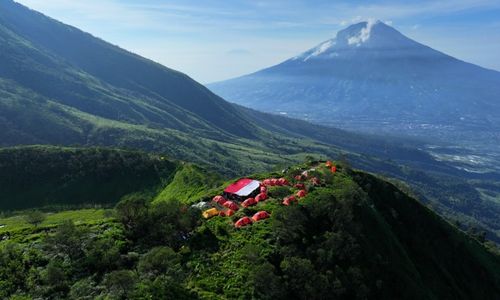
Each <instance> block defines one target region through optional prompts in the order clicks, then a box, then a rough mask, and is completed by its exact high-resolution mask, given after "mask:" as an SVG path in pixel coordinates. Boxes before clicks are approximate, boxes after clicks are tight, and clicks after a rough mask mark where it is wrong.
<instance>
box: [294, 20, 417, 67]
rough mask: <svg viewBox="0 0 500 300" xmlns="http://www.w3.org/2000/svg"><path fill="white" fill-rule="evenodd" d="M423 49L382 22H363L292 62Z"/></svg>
mask: <svg viewBox="0 0 500 300" xmlns="http://www.w3.org/2000/svg"><path fill="white" fill-rule="evenodd" d="M419 46H420V47H421V46H422V45H420V44H418V43H416V42H414V41H412V40H411V39H409V38H407V37H405V36H404V35H402V34H401V33H400V32H398V31H397V30H395V29H394V28H392V27H390V26H388V25H386V24H385V23H383V22H381V21H367V22H361V23H357V24H354V25H351V26H349V27H347V28H346V29H344V30H341V31H339V32H338V34H337V36H336V37H335V38H333V39H330V40H328V41H325V42H323V43H321V44H319V45H318V46H316V47H314V48H312V49H310V50H308V51H306V52H304V53H302V54H300V55H298V56H296V57H294V58H293V59H292V60H303V61H307V60H310V59H330V58H335V57H339V56H340V55H341V54H343V53H345V52H346V51H347V52H348V51H351V50H353V49H357V50H359V49H370V50H374V49H377V50H385V51H387V50H390V49H398V50H400V49H402V48H414V47H419Z"/></svg>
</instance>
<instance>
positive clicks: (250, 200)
mask: <svg viewBox="0 0 500 300" xmlns="http://www.w3.org/2000/svg"><path fill="white" fill-rule="evenodd" d="M255 204H257V201H256V200H255V199H254V198H248V199H247V200H245V201H243V202H242V203H241V206H243V207H249V206H252V205H255Z"/></svg>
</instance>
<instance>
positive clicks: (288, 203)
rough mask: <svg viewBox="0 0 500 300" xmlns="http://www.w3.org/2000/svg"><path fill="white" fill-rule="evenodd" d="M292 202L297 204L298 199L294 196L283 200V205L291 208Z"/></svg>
mask: <svg viewBox="0 0 500 300" xmlns="http://www.w3.org/2000/svg"><path fill="white" fill-rule="evenodd" d="M292 202H297V199H296V198H295V196H293V195H292V196H289V197H286V198H284V199H283V205H286V206H289V205H290V204H292Z"/></svg>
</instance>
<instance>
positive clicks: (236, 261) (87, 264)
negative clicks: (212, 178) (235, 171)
mask: <svg viewBox="0 0 500 300" xmlns="http://www.w3.org/2000/svg"><path fill="white" fill-rule="evenodd" d="M310 168H314V169H315V170H314V171H309V178H311V177H313V176H314V177H317V178H318V179H319V180H320V181H321V182H320V183H321V185H319V186H313V185H312V184H310V183H309V180H305V181H303V182H304V183H305V184H306V186H307V189H308V194H307V196H306V197H304V198H301V199H300V200H299V201H298V203H297V204H292V205H291V206H283V205H281V201H282V198H283V197H284V196H287V195H290V194H292V193H296V192H297V189H296V188H292V187H271V188H269V192H268V194H269V199H267V200H266V201H263V202H260V203H258V204H257V205H256V206H253V207H249V208H246V209H240V210H239V211H237V212H236V214H235V215H234V216H233V217H220V216H216V217H213V218H211V219H209V220H204V219H201V215H200V213H201V212H200V211H199V210H196V209H194V208H189V207H188V206H185V205H183V204H181V203H179V202H177V201H175V200H167V201H159V202H156V203H153V204H151V203H149V202H148V201H146V200H145V199H142V198H141V197H136V198H133V197H132V198H128V199H127V200H124V201H122V202H121V203H119V204H118V206H117V207H116V219H115V220H112V219H107V220H105V219H103V221H102V222H101V223H99V222H96V221H95V220H92V222H90V221H89V222H88V223H86V222H85V221H82V223H80V224H81V225H79V226H75V225H74V224H72V223H63V224H61V225H59V227H58V228H55V229H54V228H53V225H51V226H52V227H41V228H32V231H31V232H30V231H29V230H28V229H26V228H24V229H23V230H22V231H16V230H15V229H13V230H11V231H9V232H8V239H7V240H4V241H0V266H5V267H3V268H0V278H1V279H2V280H1V281H0V282H1V283H2V289H0V296H1V297H5V298H8V297H10V296H12V295H14V294H15V295H16V296H25V297H29V298H31V297H34V298H45V297H48V298H70V299H81V298H82V297H91V298H94V299H107V298H112V299H115V298H129V299H144V298H153V299H165V298H174V299H331V298H335V299H401V298H405V299H498V296H499V295H500V257H499V256H498V255H495V254H493V253H491V252H489V251H488V250H486V249H485V248H484V246H483V245H481V244H480V243H479V242H478V241H477V240H475V239H473V238H471V237H470V236H468V235H466V234H465V233H464V232H461V231H459V230H458V229H457V228H455V227H453V226H452V225H450V224H449V223H447V222H445V221H444V220H443V219H441V218H440V217H438V216H437V215H436V214H434V213H433V212H432V211H430V210H429V209H427V208H425V207H424V206H422V205H421V204H419V203H418V202H417V201H416V200H415V199H412V198H411V197H409V196H408V195H406V194H405V193H404V192H402V191H401V190H399V189H398V188H396V187H395V186H394V185H392V184H390V183H388V182H386V181H383V180H381V179H379V178H376V177H374V176H372V175H369V174H366V173H363V172H359V171H352V170H351V169H349V168H346V167H345V166H342V165H340V166H339V168H338V172H337V173H335V174H332V173H331V172H330V170H329V169H327V168H325V167H323V166H322V164H320V165H317V164H312V165H310V164H304V165H301V166H296V167H292V168H289V169H288V171H287V173H285V174H282V173H281V172H280V173H270V174H258V175H256V176H255V178H259V179H264V178H269V177H278V176H285V177H286V178H287V179H288V180H289V181H290V182H292V183H296V182H297V181H296V180H295V179H294V178H295V175H297V174H300V173H301V172H302V171H303V170H308V169H310ZM186 173H190V174H191V176H189V178H194V177H197V176H196V173H199V172H198V171H197V170H196V168H194V169H193V168H189V169H187V171H186ZM199 176H204V175H199ZM182 177H183V176H181V178H182ZM181 181H182V180H181V179H177V183H176V185H177V186H178V187H180V186H182V185H180V184H179V182H181ZM203 182H205V181H203ZM194 186H196V185H195V184H191V183H190V182H187V189H192V188H193V187H194ZM202 189H203V188H202ZM211 189H212V188H211V187H206V188H205V192H206V193H207V195H208V194H210V193H211V196H214V195H215V194H216V193H215V192H210V190H211ZM193 200H194V199H192V200H189V201H188V202H192V201H193ZM261 210H265V211H267V212H269V213H270V214H271V216H270V218H269V219H264V220H261V221H258V222H255V223H253V224H252V225H249V226H246V227H243V228H235V227H234V222H235V221H236V220H237V219H239V218H241V217H243V216H252V215H253V214H254V213H255V212H257V211H261ZM82 213H83V212H82ZM73 214H74V213H73ZM82 220H84V219H83V218H82ZM0 222H1V219H0ZM40 231H46V232H47V233H46V234H43V235H39V234H38V233H37V232H40ZM3 234H4V236H5V234H6V232H5V230H4V231H3ZM49 257H51V259H50V260H49V259H48V258H49ZM25 261H30V262H31V263H23V262H25ZM26 277H29V280H23V278H26Z"/></svg>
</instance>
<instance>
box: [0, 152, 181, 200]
mask: <svg viewBox="0 0 500 300" xmlns="http://www.w3.org/2000/svg"><path fill="white" fill-rule="evenodd" d="M178 169H179V164H178V163H175V162H172V161H169V160H167V159H166V158H165V157H161V156H159V155H151V154H146V153H142V152H132V151H122V150H110V149H102V148H89V149H76V148H55V147H23V148H12V149H1V150H0V210H15V209H21V208H33V207H44V206H45V207H47V206H53V207H57V206H61V207H64V206H67V207H72V206H73V207H74V206H78V205H92V204H103V205H105V204H108V205H113V204H114V203H116V202H118V201H119V200H120V198H121V197H123V196H125V195H127V194H130V193H134V192H142V193H145V194H154V193H156V192H157V191H158V190H159V189H161V188H163V187H164V186H165V185H167V184H168V183H169V181H171V180H172V178H173V176H174V175H175V173H176V171H177V170H178Z"/></svg>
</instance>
